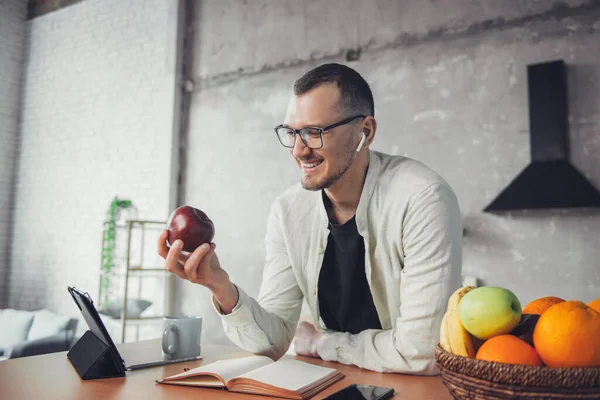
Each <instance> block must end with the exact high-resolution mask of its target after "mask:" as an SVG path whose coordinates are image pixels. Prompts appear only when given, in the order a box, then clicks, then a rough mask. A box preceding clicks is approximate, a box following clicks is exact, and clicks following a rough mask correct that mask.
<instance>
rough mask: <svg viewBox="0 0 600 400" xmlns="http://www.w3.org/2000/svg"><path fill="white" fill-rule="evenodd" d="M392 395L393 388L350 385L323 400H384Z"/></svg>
mask: <svg viewBox="0 0 600 400" xmlns="http://www.w3.org/2000/svg"><path fill="white" fill-rule="evenodd" d="M393 395H394V389H393V388H386V387H381V386H370V385H360V384H356V383H355V384H352V385H348V386H346V387H345V388H343V389H342V390H338V391H337V392H335V393H333V394H331V395H329V396H327V397H325V398H324V399H323V400H385V399H389V398H390V397H392V396H393Z"/></svg>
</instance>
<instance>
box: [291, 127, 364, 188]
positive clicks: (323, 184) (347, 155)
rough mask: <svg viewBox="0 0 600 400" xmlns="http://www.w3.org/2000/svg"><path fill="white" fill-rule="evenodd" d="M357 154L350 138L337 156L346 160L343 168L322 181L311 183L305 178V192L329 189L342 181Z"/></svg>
mask: <svg viewBox="0 0 600 400" xmlns="http://www.w3.org/2000/svg"><path fill="white" fill-rule="evenodd" d="M356 154H357V153H356V151H355V150H354V144H353V143H352V138H351V137H350V138H348V140H347V141H346V143H345V144H344V148H343V150H342V151H341V152H340V153H338V154H336V156H337V157H341V156H344V159H345V163H344V165H343V166H342V167H341V168H339V169H338V170H337V171H333V172H332V173H331V174H329V175H327V176H325V177H324V178H322V179H321V180H319V181H317V182H309V181H307V180H306V177H303V178H302V181H301V183H302V188H304V189H305V190H310V191H317V190H323V189H327V188H328V187H330V186H331V185H333V184H334V183H335V182H337V180H338V179H340V178H341V177H342V175H344V173H346V171H348V168H350V166H351V165H352V163H353V162H354V159H355V158H356Z"/></svg>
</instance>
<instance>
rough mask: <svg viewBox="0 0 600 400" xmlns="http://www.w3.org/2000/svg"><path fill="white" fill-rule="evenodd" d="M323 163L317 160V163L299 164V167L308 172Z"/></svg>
mask: <svg viewBox="0 0 600 400" xmlns="http://www.w3.org/2000/svg"><path fill="white" fill-rule="evenodd" d="M322 163H323V160H319V161H313V162H310V163H307V162H302V161H301V162H300V165H301V166H302V169H303V170H305V171H310V170H312V169H314V168H316V167H318V166H319V165H321V164H322Z"/></svg>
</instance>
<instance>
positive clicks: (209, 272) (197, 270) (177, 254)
mask: <svg viewBox="0 0 600 400" xmlns="http://www.w3.org/2000/svg"><path fill="white" fill-rule="evenodd" d="M168 237H169V233H168V231H167V230H164V231H163V233H162V234H161V235H160V237H159V238H158V254H159V255H160V256H161V257H162V258H164V259H165V260H166V265H165V267H166V269H167V271H169V272H170V273H172V274H175V275H177V276H178V277H180V278H181V279H185V280H188V281H190V282H192V283H197V284H199V285H202V286H206V287H207V288H208V289H210V290H211V291H212V292H213V294H214V296H215V298H216V299H217V301H218V302H219V304H220V305H221V308H222V309H223V312H224V313H225V314H229V313H230V312H231V310H232V309H233V307H235V305H236V304H237V301H238V293H237V289H236V288H235V286H233V283H231V281H230V280H229V275H228V274H227V272H225V270H224V269H222V268H221V264H220V263H219V258H218V257H217V254H216V253H215V248H216V245H215V244H214V243H210V244H208V243H205V244H203V245H202V246H200V247H198V248H197V249H196V250H194V252H193V253H187V252H183V242H182V241H181V240H176V241H175V242H174V243H172V245H171V248H170V249H169V248H168V247H167V238H168Z"/></svg>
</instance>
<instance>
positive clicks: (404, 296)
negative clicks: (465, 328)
mask: <svg viewBox="0 0 600 400" xmlns="http://www.w3.org/2000/svg"><path fill="white" fill-rule="evenodd" d="M398 234H399V235H402V241H401V243H402V249H399V251H400V252H401V253H402V254H404V268H403V270H402V272H401V283H400V303H401V304H400V312H399V317H398V318H397V319H396V321H395V322H396V324H395V328H393V329H390V330H374V329H370V330H366V331H363V332H361V333H359V334H356V335H352V334H348V333H339V332H333V333H329V332H326V333H325V336H324V338H323V340H322V341H321V342H320V343H319V346H318V351H319V354H320V356H321V358H323V359H324V360H329V361H337V362H340V363H343V364H353V365H357V366H359V367H361V368H365V369H369V370H373V371H379V372H399V373H407V374H421V375H435V374H438V373H439V370H438V368H437V365H436V362H435V345H436V343H437V342H438V340H439V332H440V326H441V321H442V317H443V315H444V313H445V311H446V305H447V301H448V298H449V296H450V294H451V292H452V291H453V290H455V289H456V288H458V286H460V280H461V274H462V218H461V215H460V210H459V207H458V201H457V199H456V197H455V195H454V193H453V192H452V190H451V189H450V187H448V186H447V185H444V184H441V183H436V184H434V185H432V186H430V187H428V188H427V189H425V190H424V191H422V192H420V193H419V194H418V195H417V196H415V198H414V199H413V200H412V201H411V203H410V205H409V207H408V210H407V211H406V214H405V217H404V222H403V224H402V229H401V230H400V231H399V232H398Z"/></svg>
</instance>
